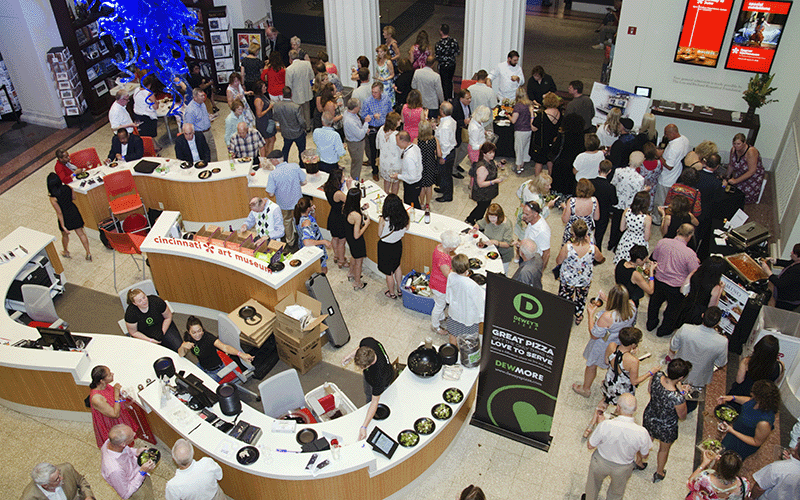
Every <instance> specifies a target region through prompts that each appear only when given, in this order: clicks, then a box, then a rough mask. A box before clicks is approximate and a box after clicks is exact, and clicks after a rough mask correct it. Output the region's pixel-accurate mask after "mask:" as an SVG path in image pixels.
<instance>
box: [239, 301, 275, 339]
mask: <svg viewBox="0 0 800 500" xmlns="http://www.w3.org/2000/svg"><path fill="white" fill-rule="evenodd" d="M244 306H252V307H254V308H255V310H256V313H258V314H260V315H261V321H259V322H258V323H257V324H254V325H251V324H248V323H246V322H245V320H244V319H243V318H242V317H241V316H239V310H240V309H241V308H242V307H244ZM228 318H229V319H230V320H231V321H233V324H234V325H236V327H237V328H238V329H239V330H241V332H242V335H244V336H246V337H249V338H250V339H253V343H255V344H258V345H260V344H263V343H264V341H265V340H266V339H267V338H268V337H269V336H270V335H271V334H272V333H273V328H274V327H275V313H273V312H272V311H270V310H269V309H268V308H267V306H265V305H264V304H262V303H260V302H258V301H257V300H255V299H250V300H248V301H247V302H245V303H244V304H242V305H240V306H239V307H237V308H236V309H234V310H233V312H231V313H230V314H228ZM259 342H260V343H259Z"/></svg>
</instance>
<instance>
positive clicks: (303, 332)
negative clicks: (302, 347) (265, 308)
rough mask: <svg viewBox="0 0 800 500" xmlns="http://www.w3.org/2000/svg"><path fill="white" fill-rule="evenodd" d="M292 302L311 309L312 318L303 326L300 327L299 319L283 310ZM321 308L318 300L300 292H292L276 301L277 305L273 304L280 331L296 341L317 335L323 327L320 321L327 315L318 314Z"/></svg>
mask: <svg viewBox="0 0 800 500" xmlns="http://www.w3.org/2000/svg"><path fill="white" fill-rule="evenodd" d="M294 304H297V305H301V306H303V307H305V308H306V309H308V310H309V311H311V314H312V315H313V316H314V320H313V321H310V322H309V323H308V324H307V325H305V328H302V327H301V325H300V321H299V320H296V319H294V318H292V317H291V316H288V315H287V314H286V313H285V312H284V311H285V310H286V308H287V307H288V306H291V305H294ZM321 310H322V304H321V303H320V302H319V301H318V300H314V299H312V298H311V297H309V296H308V295H306V294H304V293H302V292H294V293H293V294H291V295H288V296H287V297H286V298H285V299H283V300H282V301H280V302H278V305H276V306H275V314H276V315H277V316H278V328H279V329H280V330H281V332H283V333H285V334H286V335H288V336H291V337H293V338H294V339H296V340H297V341H298V342H300V341H303V340H304V339H306V338H307V337H310V336H312V335H313V336H316V337H319V336H320V333H322V330H324V329H325V326H324V325H322V322H323V321H324V320H325V318H327V317H328V315H327V314H320V311H321Z"/></svg>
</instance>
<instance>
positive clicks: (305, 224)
mask: <svg viewBox="0 0 800 500" xmlns="http://www.w3.org/2000/svg"><path fill="white" fill-rule="evenodd" d="M294 223H295V226H296V230H297V234H298V235H300V236H299V239H298V241H299V243H300V247H307V246H311V245H315V246H317V247H319V248H321V249H322V258H321V259H320V264H321V266H322V274H327V272H328V250H327V249H328V248H331V242H330V241H329V240H326V239H324V238H323V237H322V231H320V229H319V224H317V218H316V217H314V203H313V202H312V201H311V198H308V197H306V196H304V197H302V198H300V201H298V202H297V205H295V206H294Z"/></svg>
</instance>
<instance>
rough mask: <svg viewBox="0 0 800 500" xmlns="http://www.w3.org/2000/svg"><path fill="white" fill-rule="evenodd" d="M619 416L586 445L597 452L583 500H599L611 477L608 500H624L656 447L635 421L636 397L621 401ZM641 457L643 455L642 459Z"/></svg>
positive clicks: (624, 397) (601, 425)
mask: <svg viewBox="0 0 800 500" xmlns="http://www.w3.org/2000/svg"><path fill="white" fill-rule="evenodd" d="M617 410H618V412H619V416H618V417H617V418H615V419H613V420H604V417H603V415H600V417H599V418H600V423H599V424H597V428H596V429H595V430H594V432H593V433H592V435H591V437H589V440H588V441H587V442H586V447H587V448H589V450H594V453H593V454H592V459H591V461H590V462H589V475H588V477H587V478H586V493H584V494H583V495H581V500H597V494H598V493H599V492H600V486H602V484H603V480H604V479H605V478H606V477H609V476H610V477H611V485H609V487H608V491H607V492H606V499H607V500H622V497H623V496H625V487H626V486H627V485H628V479H630V477H631V473H632V472H633V469H634V466H635V467H636V468H639V469H644V467H645V466H644V461H645V460H646V459H647V455H648V454H649V453H650V447H651V446H653V440H652V439H650V434H649V433H648V432H647V430H646V429H645V428H644V427H642V426H641V425H639V424H637V423H636V422H634V421H633V414H634V413H636V397H635V396H634V395H633V394H630V393H625V394H622V395H621V396H620V397H619V398H618V399H617ZM638 455H641V457H639V456H638Z"/></svg>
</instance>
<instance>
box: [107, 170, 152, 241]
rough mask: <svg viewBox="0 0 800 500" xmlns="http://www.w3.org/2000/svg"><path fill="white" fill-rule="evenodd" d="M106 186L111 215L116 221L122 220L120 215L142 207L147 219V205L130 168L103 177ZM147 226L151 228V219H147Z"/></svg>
mask: <svg viewBox="0 0 800 500" xmlns="http://www.w3.org/2000/svg"><path fill="white" fill-rule="evenodd" d="M103 184H104V185H105V187H106V197H107V198H108V207H109V210H110V211H111V217H112V218H113V219H114V222H115V223H119V222H120V217H119V216H120V215H124V214H128V213H130V212H133V211H136V210H139V209H142V212H143V213H144V216H145V220H147V207H145V206H144V202H143V201H142V197H141V196H139V191H138V190H137V189H136V183H135V182H134V181H133V175H132V174H131V171H130V170H120V171H119V172H114V173H113V174H108V175H107V176H105V178H104V179H103ZM147 228H148V229H149V228H150V221H147Z"/></svg>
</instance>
